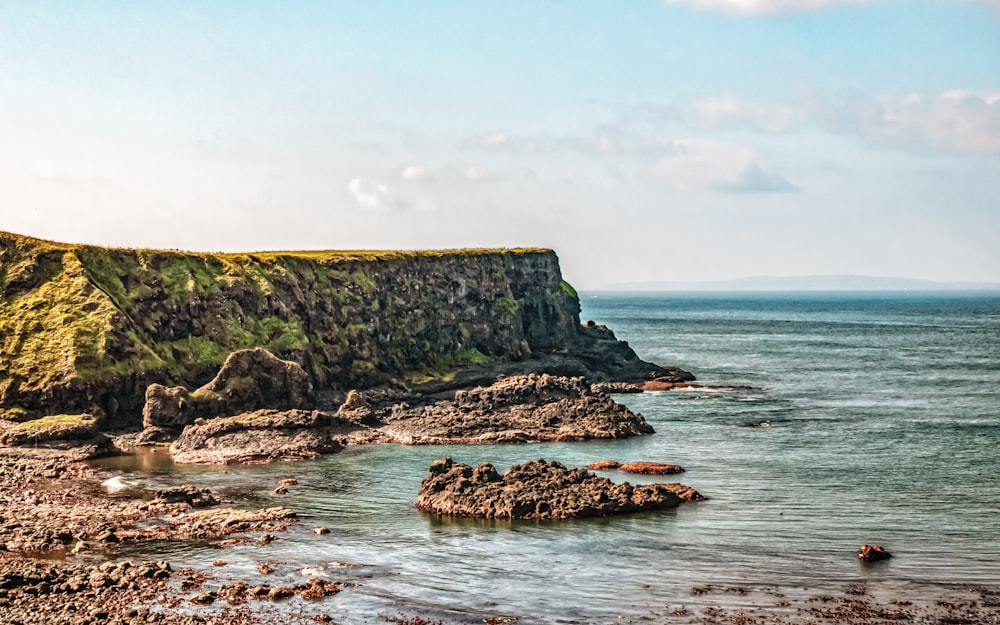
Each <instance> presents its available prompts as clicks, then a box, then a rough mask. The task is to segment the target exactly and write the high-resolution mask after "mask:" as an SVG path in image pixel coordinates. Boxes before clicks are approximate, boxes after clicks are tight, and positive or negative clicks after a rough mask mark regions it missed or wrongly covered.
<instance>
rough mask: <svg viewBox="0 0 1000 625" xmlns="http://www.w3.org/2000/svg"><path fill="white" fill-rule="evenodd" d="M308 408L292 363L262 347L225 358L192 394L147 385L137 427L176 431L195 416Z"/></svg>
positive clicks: (300, 374)
mask: <svg viewBox="0 0 1000 625" xmlns="http://www.w3.org/2000/svg"><path fill="white" fill-rule="evenodd" d="M312 407H313V401H312V384H311V382H310V381H309V375H308V374H307V373H306V372H305V371H304V370H303V369H302V367H301V366H299V365H298V363H295V362H290V361H287V360H281V359H279V358H277V357H276V356H274V355H273V354H271V353H270V352H268V351H267V350H265V349H261V348H257V349H244V350H239V351H236V352H233V353H232V354H230V355H229V357H228V358H226V362H225V363H224V364H223V365H222V368H221V369H220V370H219V373H217V374H216V376H215V377H214V378H212V380H211V381H210V382H209V383H208V384H205V385H204V386H202V387H201V388H199V389H198V390H196V391H194V392H193V393H192V392H188V390H187V389H185V388H184V387H180V386H175V387H165V386H162V385H160V384H151V385H150V386H149V388H147V389H146V404H145V406H144V407H143V410H142V424H143V427H146V428H182V427H184V426H185V425H188V424H191V423H194V421H195V419H197V418H212V417H225V416H232V415H237V414H241V413H245V412H251V411H254V410H259V409H262V408H271V409H275V410H293V409H301V410H308V409H310V408H312Z"/></svg>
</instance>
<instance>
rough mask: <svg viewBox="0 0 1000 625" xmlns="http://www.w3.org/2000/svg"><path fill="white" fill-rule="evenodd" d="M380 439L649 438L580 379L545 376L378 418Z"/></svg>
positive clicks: (639, 421)
mask: <svg viewBox="0 0 1000 625" xmlns="http://www.w3.org/2000/svg"><path fill="white" fill-rule="evenodd" d="M380 418H381V421H382V422H383V423H384V424H385V425H384V426H382V427H381V428H380V429H379V432H380V434H381V435H382V436H385V437H388V438H389V439H390V440H393V441H396V442H402V443H408V444H427V443H485V442H539V441H580V440H589V439H597V438H625V437H628V436H637V435H640V434H651V433H652V432H653V428H652V427H651V426H650V425H649V424H648V423H646V420H645V419H643V418H642V416H641V415H637V414H635V413H633V412H632V411H630V410H629V409H628V408H626V407H625V406H622V405H621V404H617V403H615V402H614V401H612V400H611V398H610V397H608V396H607V395H605V394H603V393H595V392H594V391H593V390H591V387H590V385H589V384H588V383H587V382H586V381H585V380H584V379H583V378H566V377H560V376H550V375H547V374H542V375H536V374H529V375H522V376H514V377H510V378H505V379H502V380H500V381H498V382H496V383H494V384H491V385H489V386H485V387H478V388H474V389H470V390H464V391H458V392H457V393H455V397H454V399H453V400H440V401H436V402H433V403H427V404H425V405H418V406H413V407H410V406H408V405H406V404H396V405H394V406H393V407H392V409H391V411H390V412H388V413H387V414H385V415H380Z"/></svg>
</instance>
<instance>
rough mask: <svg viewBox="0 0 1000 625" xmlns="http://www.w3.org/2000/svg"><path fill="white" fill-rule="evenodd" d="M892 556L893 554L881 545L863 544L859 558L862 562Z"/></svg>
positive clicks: (886, 558)
mask: <svg viewBox="0 0 1000 625" xmlns="http://www.w3.org/2000/svg"><path fill="white" fill-rule="evenodd" d="M891 557H892V554H891V553H889V552H888V551H886V550H885V549H884V548H883V547H882V546H881V545H861V550H860V551H858V559H859V560H861V561H862V562H880V561H882V560H888V559H889V558H891Z"/></svg>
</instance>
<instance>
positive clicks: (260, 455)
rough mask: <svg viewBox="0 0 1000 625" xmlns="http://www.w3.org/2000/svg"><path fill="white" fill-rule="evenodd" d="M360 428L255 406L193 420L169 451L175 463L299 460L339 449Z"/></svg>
mask: <svg viewBox="0 0 1000 625" xmlns="http://www.w3.org/2000/svg"><path fill="white" fill-rule="evenodd" d="M363 428H364V426H361V425H359V424H357V423H354V422H352V421H348V420H347V419H344V418H341V417H338V416H336V415H333V414H330V413H326V412H320V411H312V412H310V411H306V410H288V411H278V410H258V411H256V412H251V413H246V414H241V415H237V416H234V417H221V418H218V419H208V420H199V421H198V422H196V423H195V424H193V425H189V426H187V427H186V428H184V431H183V432H182V433H181V435H180V436H179V437H178V438H177V440H176V441H174V443H173V444H172V445H171V446H170V453H171V454H172V455H173V458H174V461H175V462H178V463H181V464H234V463H264V462H274V461H278V460H301V459H305V458H316V457H318V456H320V455H322V454H329V453H334V452H337V451H340V450H341V449H343V447H344V444H345V443H346V437H347V435H348V434H350V433H351V432H354V431H357V430H359V429H363Z"/></svg>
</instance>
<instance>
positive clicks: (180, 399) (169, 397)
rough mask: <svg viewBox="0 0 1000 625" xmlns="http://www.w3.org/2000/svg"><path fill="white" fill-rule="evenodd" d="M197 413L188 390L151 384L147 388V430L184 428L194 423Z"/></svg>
mask: <svg viewBox="0 0 1000 625" xmlns="http://www.w3.org/2000/svg"><path fill="white" fill-rule="evenodd" d="M195 412H196V410H195V406H194V400H192V399H191V392H190V391H188V390H187V389H186V388H184V387H181V386H171V387H167V386H163V385H162V384H150V385H149V386H148V387H147V388H146V403H145V405H144V406H143V408H142V425H143V427H144V428H146V429H147V430H150V429H153V428H182V427H184V426H185V425H187V424H189V423H191V422H193V421H194V418H195ZM151 436H152V434H151ZM154 442H155V441H154Z"/></svg>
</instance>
